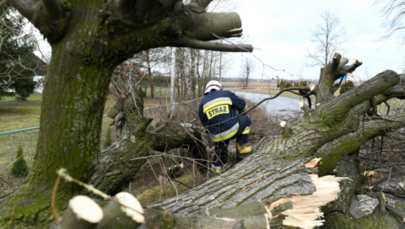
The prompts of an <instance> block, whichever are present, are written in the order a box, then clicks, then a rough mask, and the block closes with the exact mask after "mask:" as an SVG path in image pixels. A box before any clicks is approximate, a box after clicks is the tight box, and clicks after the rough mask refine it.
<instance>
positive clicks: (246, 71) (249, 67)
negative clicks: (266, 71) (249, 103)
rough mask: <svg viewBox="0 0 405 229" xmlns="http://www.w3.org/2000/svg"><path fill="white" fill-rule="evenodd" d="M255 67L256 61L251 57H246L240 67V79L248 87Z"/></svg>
mask: <svg viewBox="0 0 405 229" xmlns="http://www.w3.org/2000/svg"><path fill="white" fill-rule="evenodd" d="M253 69H254V63H253V61H252V60H251V59H248V58H245V59H244V62H243V63H242V65H241V67H240V70H241V71H240V75H239V81H240V84H241V85H242V87H248V85H249V78H250V77H251V75H252V71H253Z"/></svg>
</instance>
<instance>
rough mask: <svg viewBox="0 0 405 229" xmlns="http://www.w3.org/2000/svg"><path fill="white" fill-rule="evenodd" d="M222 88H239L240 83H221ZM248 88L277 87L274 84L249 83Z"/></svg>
mask: <svg viewBox="0 0 405 229" xmlns="http://www.w3.org/2000/svg"><path fill="white" fill-rule="evenodd" d="M221 84H222V85H223V86H224V87H241V85H242V84H241V83H240V82H221ZM248 86H249V87H277V84H276V83H258V82H251V83H249V84H248Z"/></svg>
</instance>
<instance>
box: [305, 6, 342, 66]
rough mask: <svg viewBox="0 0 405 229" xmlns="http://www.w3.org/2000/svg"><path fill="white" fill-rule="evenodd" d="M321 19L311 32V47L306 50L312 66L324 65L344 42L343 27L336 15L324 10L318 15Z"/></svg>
mask: <svg viewBox="0 0 405 229" xmlns="http://www.w3.org/2000/svg"><path fill="white" fill-rule="evenodd" d="M320 17H321V19H322V21H321V23H320V24H318V25H317V27H316V29H315V30H314V31H313V32H312V38H311V40H310V41H311V43H312V45H313V47H312V48H311V49H309V50H307V56H306V57H307V58H309V59H311V60H312V64H311V65H312V66H321V67H324V66H326V65H327V64H328V63H329V62H330V61H331V60H332V57H333V55H334V54H335V52H336V51H338V50H340V49H341V48H342V44H343V43H344V35H345V28H344V27H342V26H341V25H340V20H339V18H338V16H337V15H335V14H333V13H332V12H331V11H329V10H325V11H323V12H322V13H321V15H320Z"/></svg>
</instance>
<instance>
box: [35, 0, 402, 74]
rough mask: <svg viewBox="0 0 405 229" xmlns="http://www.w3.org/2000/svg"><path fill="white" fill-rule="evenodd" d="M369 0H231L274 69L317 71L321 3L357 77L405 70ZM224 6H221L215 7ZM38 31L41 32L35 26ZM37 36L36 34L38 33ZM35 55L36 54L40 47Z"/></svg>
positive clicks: (236, 61)
mask: <svg viewBox="0 0 405 229" xmlns="http://www.w3.org/2000/svg"><path fill="white" fill-rule="evenodd" d="M373 2H374V1H373V0H339V1H338V0H328V1H322V0H306V1H302V0H287V1H269V0H239V1H235V2H234V3H236V4H237V7H236V8H234V11H236V12H238V13H239V15H240V16H241V18H242V24H243V34H244V36H243V39H239V40H238V41H241V42H243V43H249V44H252V45H253V46H254V47H255V50H254V52H253V54H254V55H255V56H257V57H258V58H260V60H261V61H263V62H264V63H265V64H267V65H270V66H272V67H273V68H276V69H285V71H286V72H288V73H291V74H294V75H301V76H302V77H303V78H311V79H316V78H318V77H319V67H312V68H309V67H305V66H306V63H308V62H309V59H307V58H305V55H306V49H310V48H311V43H310V39H311V32H312V31H313V30H315V29H316V25H317V24H319V23H320V22H321V20H320V14H321V12H322V11H324V10H325V9H328V10H330V11H331V12H333V13H334V14H336V15H337V16H338V17H339V18H340V21H341V25H342V26H344V27H346V41H347V42H346V44H345V46H344V50H341V51H340V53H341V54H344V56H345V57H347V58H349V61H350V62H351V61H352V60H353V58H356V59H358V60H359V61H360V62H363V65H362V66H361V67H360V68H358V69H357V70H356V71H355V72H354V75H355V76H356V77H357V78H358V79H363V80H365V79H367V74H366V70H367V71H368V76H369V77H373V76H375V75H376V74H378V73H380V72H382V71H384V70H386V69H391V70H394V71H397V72H403V67H404V65H405V64H404V63H405V58H404V57H405V54H401V51H404V50H405V46H401V45H400V44H401V39H400V38H399V37H398V36H397V37H391V38H389V39H385V40H383V39H382V37H383V36H384V35H386V34H387V30H386V29H385V28H384V27H383V26H382V22H383V20H382V19H381V14H380V12H379V8H378V7H377V6H374V5H373ZM219 8H222V7H219ZM37 33H38V34H39V32H37ZM38 36H39V35H38ZM41 47H42V49H43V52H44V53H49V52H50V50H51V49H50V47H49V45H48V44H47V43H46V41H43V40H42V41H41ZM38 55H40V54H39V53H38ZM230 55H231V59H232V61H233V66H232V67H231V68H230V70H229V71H227V72H226V73H225V74H224V76H225V77H238V76H239V72H240V67H239V66H240V65H241V64H242V62H243V59H244V57H247V58H253V59H255V58H254V57H253V56H252V55H250V54H230ZM255 62H256V64H255V71H254V72H253V74H252V78H262V77H265V78H272V77H275V76H276V75H278V76H279V77H281V78H284V79H297V78H299V76H293V77H292V76H290V75H289V74H286V73H283V72H277V71H274V70H272V69H270V68H264V71H263V67H262V65H261V63H260V62H259V61H258V60H256V59H255Z"/></svg>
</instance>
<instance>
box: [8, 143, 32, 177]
mask: <svg viewBox="0 0 405 229" xmlns="http://www.w3.org/2000/svg"><path fill="white" fill-rule="evenodd" d="M17 158H18V160H17V161H16V162H14V165H13V168H12V169H11V174H13V175H14V176H17V177H25V176H27V175H28V166H27V162H26V161H25V159H24V156H23V150H22V147H21V146H19V147H18V150H17Z"/></svg>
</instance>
